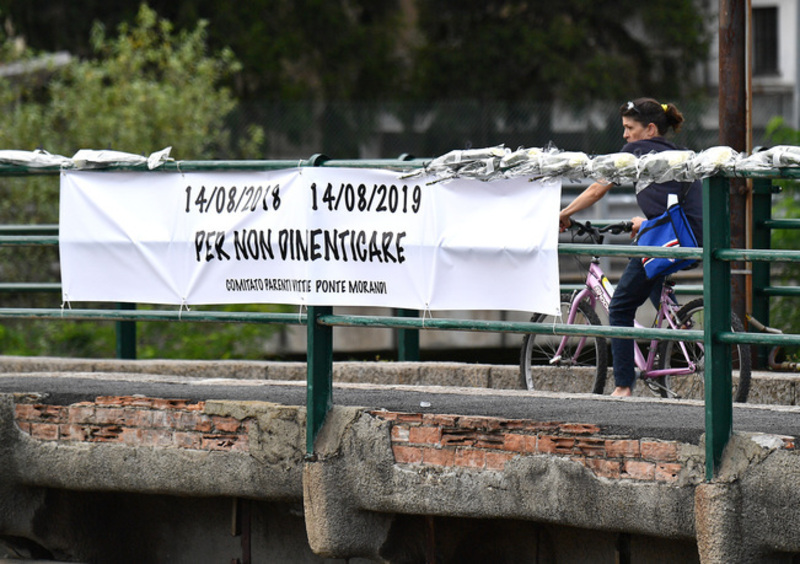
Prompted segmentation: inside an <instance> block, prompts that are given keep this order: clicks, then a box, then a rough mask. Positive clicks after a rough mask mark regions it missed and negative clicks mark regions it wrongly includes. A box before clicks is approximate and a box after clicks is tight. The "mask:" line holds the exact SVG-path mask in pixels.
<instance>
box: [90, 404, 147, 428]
mask: <svg viewBox="0 0 800 564" xmlns="http://www.w3.org/2000/svg"><path fill="white" fill-rule="evenodd" d="M138 419H139V416H138V413H137V410H135V409H129V408H119V407H98V408H97V409H96V410H95V412H94V421H93V423H96V424H98V425H136V424H137V423H138Z"/></svg>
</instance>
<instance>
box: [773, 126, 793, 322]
mask: <svg viewBox="0 0 800 564" xmlns="http://www.w3.org/2000/svg"><path fill="white" fill-rule="evenodd" d="M767 136H768V137H769V139H770V140H771V141H773V142H774V144H775V145H800V131H798V130H796V129H793V128H791V127H790V126H789V125H787V124H786V123H785V121H784V120H783V118H781V117H776V118H773V119H772V120H770V122H769V124H768V126H767ZM775 183H776V184H777V185H779V186H780V187H781V195H780V196H779V197H778V198H777V199H776V201H775V203H774V204H773V209H772V215H773V217H775V218H781V219H798V218H800V182H797V181H792V180H780V181H776V182H775ZM772 247H773V248H774V249H795V250H796V249H800V230H796V229H782V230H776V231H773V232H772ZM772 271H773V283H774V284H782V285H792V286H795V285H797V284H798V283H799V282H800V265H798V264H796V263H789V262H786V263H775V264H774V265H773V266H772ZM796 312H797V299H796V298H787V297H777V298H773V299H772V300H771V302H770V325H772V326H773V327H777V328H779V329H781V330H782V331H784V332H786V333H800V318H798V317H797V315H796Z"/></svg>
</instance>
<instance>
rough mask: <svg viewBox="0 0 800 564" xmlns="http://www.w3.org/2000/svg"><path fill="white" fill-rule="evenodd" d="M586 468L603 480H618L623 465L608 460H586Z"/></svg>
mask: <svg viewBox="0 0 800 564" xmlns="http://www.w3.org/2000/svg"><path fill="white" fill-rule="evenodd" d="M584 464H585V465H586V467H587V468H588V469H589V470H591V471H592V472H594V473H595V475H597V476H600V477H602V478H612V479H618V478H619V477H620V473H621V465H620V463H619V462H617V461H616V460H606V459H604V458H586V459H585V461H584Z"/></svg>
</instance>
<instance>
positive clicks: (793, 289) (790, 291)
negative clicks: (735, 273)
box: [754, 286, 800, 296]
mask: <svg viewBox="0 0 800 564" xmlns="http://www.w3.org/2000/svg"><path fill="white" fill-rule="evenodd" d="M754 291H755V292H756V293H757V294H761V295H762V296H800V286H767V287H766V288H761V289H755V290H754Z"/></svg>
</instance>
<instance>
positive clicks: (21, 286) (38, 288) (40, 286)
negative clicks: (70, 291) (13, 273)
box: [0, 282, 61, 293]
mask: <svg viewBox="0 0 800 564" xmlns="http://www.w3.org/2000/svg"><path fill="white" fill-rule="evenodd" d="M60 291H61V283H60V282H0V292H25V293H27V292H30V293H33V292H60Z"/></svg>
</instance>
